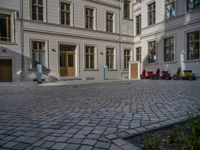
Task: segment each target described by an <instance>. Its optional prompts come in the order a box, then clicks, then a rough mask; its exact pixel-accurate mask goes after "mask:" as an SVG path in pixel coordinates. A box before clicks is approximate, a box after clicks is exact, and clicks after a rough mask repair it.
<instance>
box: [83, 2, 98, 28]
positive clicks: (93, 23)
mask: <svg viewBox="0 0 200 150" xmlns="http://www.w3.org/2000/svg"><path fill="white" fill-rule="evenodd" d="M87 9H90V10H93V16H88V17H90V18H92V28H89V27H86V25H87V15H86V13H87V11H86V10H87ZM84 18H85V19H84V28H85V29H87V30H96V24H95V22H96V9H95V8H93V7H89V6H85V7H84Z"/></svg>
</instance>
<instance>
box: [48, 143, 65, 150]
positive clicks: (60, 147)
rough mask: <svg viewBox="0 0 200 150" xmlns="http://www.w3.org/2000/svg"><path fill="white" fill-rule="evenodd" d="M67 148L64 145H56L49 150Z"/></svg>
mask: <svg viewBox="0 0 200 150" xmlns="http://www.w3.org/2000/svg"><path fill="white" fill-rule="evenodd" d="M66 146H67V144H66V143H56V144H55V145H53V146H52V147H51V149H56V150H61V149H64V148H65V147H66Z"/></svg>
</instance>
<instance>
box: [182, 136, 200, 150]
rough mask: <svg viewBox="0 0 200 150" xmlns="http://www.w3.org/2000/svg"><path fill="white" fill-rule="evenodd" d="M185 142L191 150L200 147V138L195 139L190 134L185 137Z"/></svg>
mask: <svg viewBox="0 0 200 150" xmlns="http://www.w3.org/2000/svg"><path fill="white" fill-rule="evenodd" d="M185 142H186V145H187V146H188V148H189V149H190V150H199V149H200V138H198V139H194V138H193V137H191V136H190V137H187V138H186V139H185Z"/></svg>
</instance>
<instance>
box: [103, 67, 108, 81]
mask: <svg viewBox="0 0 200 150" xmlns="http://www.w3.org/2000/svg"><path fill="white" fill-rule="evenodd" d="M104 80H108V66H107V65H104Z"/></svg>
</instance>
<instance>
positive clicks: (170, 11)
mask: <svg viewBox="0 0 200 150" xmlns="http://www.w3.org/2000/svg"><path fill="white" fill-rule="evenodd" d="M165 15H166V19H170V18H173V17H175V15H176V12H175V0H166V1H165Z"/></svg>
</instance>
